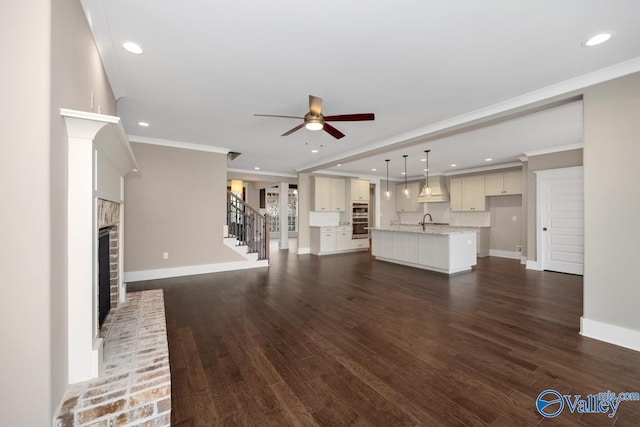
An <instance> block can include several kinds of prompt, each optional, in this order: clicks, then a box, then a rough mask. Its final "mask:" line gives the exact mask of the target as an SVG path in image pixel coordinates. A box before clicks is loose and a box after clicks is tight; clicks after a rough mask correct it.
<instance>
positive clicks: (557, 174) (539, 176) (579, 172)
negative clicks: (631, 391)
mask: <svg viewBox="0 0 640 427" xmlns="http://www.w3.org/2000/svg"><path fill="white" fill-rule="evenodd" d="M533 173H534V174H536V182H537V181H551V180H557V179H567V178H582V177H583V176H584V167H583V166H573V167H570V168H560V169H545V170H539V171H533Z"/></svg>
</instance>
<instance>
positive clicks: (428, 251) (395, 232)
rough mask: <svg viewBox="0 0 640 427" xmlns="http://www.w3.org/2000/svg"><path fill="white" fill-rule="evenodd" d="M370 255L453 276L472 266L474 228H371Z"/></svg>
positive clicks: (474, 261) (410, 226)
mask: <svg viewBox="0 0 640 427" xmlns="http://www.w3.org/2000/svg"><path fill="white" fill-rule="evenodd" d="M370 230H371V243H372V250H371V254H372V255H373V256H374V257H375V258H376V259H378V260H380V261H387V262H394V263H396V264H402V265H407V266H410V267H416V268H423V269H425V270H431V271H437V272H440V273H446V274H453V273H459V272H462V271H469V270H471V267H472V266H474V265H476V262H477V257H476V238H477V232H478V230H477V229H475V228H461V227H446V226H429V225H427V226H426V227H425V228H424V230H423V227H422V226H416V225H397V226H391V227H388V228H371V229H370Z"/></svg>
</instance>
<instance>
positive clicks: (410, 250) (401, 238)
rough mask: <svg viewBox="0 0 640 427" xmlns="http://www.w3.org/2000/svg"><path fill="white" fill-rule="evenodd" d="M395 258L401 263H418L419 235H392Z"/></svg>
mask: <svg viewBox="0 0 640 427" xmlns="http://www.w3.org/2000/svg"><path fill="white" fill-rule="evenodd" d="M392 234H393V257H394V258H395V259H396V260H398V261H401V262H409V263H411V264H417V263H418V237H420V235H419V234H418V233H392Z"/></svg>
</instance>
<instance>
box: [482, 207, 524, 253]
mask: <svg viewBox="0 0 640 427" xmlns="http://www.w3.org/2000/svg"><path fill="white" fill-rule="evenodd" d="M490 199H491V201H490V212H491V231H490V239H489V240H490V243H489V247H490V249H496V250H499V251H510V252H515V250H516V245H522V241H521V231H522V196H521V195H511V196H493V197H490ZM513 217H515V218H516V220H515V221H514V220H513Z"/></svg>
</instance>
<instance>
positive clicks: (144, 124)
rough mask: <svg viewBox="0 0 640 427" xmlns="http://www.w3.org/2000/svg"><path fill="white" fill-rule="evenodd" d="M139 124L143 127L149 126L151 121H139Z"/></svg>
mask: <svg viewBox="0 0 640 427" xmlns="http://www.w3.org/2000/svg"><path fill="white" fill-rule="evenodd" d="M138 126H142V127H143V128H148V127H149V123H147V122H138Z"/></svg>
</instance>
